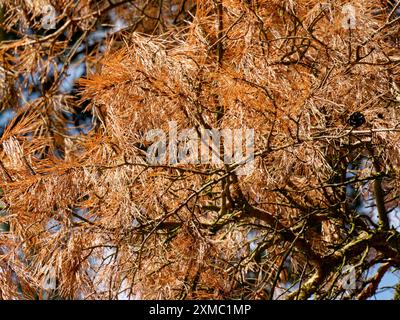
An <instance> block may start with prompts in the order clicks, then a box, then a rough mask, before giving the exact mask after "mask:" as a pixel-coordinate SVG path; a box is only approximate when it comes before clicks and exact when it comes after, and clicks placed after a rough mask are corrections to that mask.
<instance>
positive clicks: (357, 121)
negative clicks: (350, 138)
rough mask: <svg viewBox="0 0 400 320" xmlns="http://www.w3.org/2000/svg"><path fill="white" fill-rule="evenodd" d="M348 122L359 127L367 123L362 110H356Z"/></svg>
mask: <svg viewBox="0 0 400 320" xmlns="http://www.w3.org/2000/svg"><path fill="white" fill-rule="evenodd" d="M347 123H348V124H349V125H351V126H352V127H354V128H358V127H360V126H362V125H363V124H364V123H365V117H364V115H363V114H362V113H361V112H354V113H353V114H352V115H351V116H350V118H349V120H347Z"/></svg>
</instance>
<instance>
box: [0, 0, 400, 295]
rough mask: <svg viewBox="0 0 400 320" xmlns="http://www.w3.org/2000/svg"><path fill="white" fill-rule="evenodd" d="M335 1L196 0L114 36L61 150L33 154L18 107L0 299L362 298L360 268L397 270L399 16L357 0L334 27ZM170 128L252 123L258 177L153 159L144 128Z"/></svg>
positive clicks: (41, 138)
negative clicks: (178, 14)
mask: <svg viewBox="0 0 400 320" xmlns="http://www.w3.org/2000/svg"><path fill="white" fill-rule="evenodd" d="M184 2H185V1H184ZM346 4H347V1H339V0H335V1H330V2H329V4H323V3H322V2H321V1H314V0H307V1H305V0H297V1H295V0H293V1H277V0H274V1H255V0H254V1H235V0H223V1H216V0H215V1H211V0H206V1H197V4H196V10H195V12H194V13H190V15H189V16H190V17H191V18H192V21H190V23H189V22H188V23H187V24H184V23H182V25H181V26H179V25H178V26H177V25H176V24H171V25H170V26H169V25H165V28H163V29H162V30H158V32H153V35H150V34H149V33H148V32H147V33H145V34H144V33H133V34H126V35H125V37H124V38H123V39H122V40H121V41H120V44H119V49H118V50H112V48H113V47H111V44H114V42H111V44H110V47H109V50H108V51H107V54H106V55H105V56H104V58H103V59H102V60H101V62H100V64H101V66H100V67H99V68H98V69H97V70H98V71H97V73H95V74H92V75H90V76H89V77H87V78H86V79H82V80H81V81H80V84H81V85H82V92H81V96H82V97H83V98H82V101H86V102H87V103H88V106H87V111H91V112H92V113H93V115H94V117H95V123H96V126H95V128H94V129H93V130H92V131H91V132H89V134H87V135H85V136H79V137H78V138H70V137H69V138H68V141H69V144H68V145H66V147H65V148H66V152H65V157H64V158H62V159H60V158H58V157H56V156H54V154H53V155H52V154H51V153H49V154H47V155H45V156H41V157H37V151H38V150H40V149H41V148H43V146H45V145H48V144H50V137H46V135H43V134H42V131H41V130H40V128H41V126H42V125H43V124H42V120H41V119H40V115H41V113H40V111H38V110H37V109H35V108H34V106H32V107H31V108H30V109H29V110H28V111H26V113H25V114H24V117H23V121H25V122H23V125H21V124H20V125H18V126H15V127H14V128H13V129H11V130H8V131H6V132H5V133H4V134H3V136H2V138H1V141H0V142H1V143H2V146H3V148H2V155H1V169H2V172H3V180H2V182H1V188H2V190H3V195H2V197H3V201H4V204H5V205H6V207H7V215H5V216H4V217H2V218H1V219H2V220H0V222H7V223H8V224H9V226H10V230H9V231H8V232H6V233H0V250H1V251H0V254H1V258H0V281H1V284H2V285H1V287H0V288H1V289H0V290H1V291H0V297H2V298H10V297H17V296H18V294H20V293H18V292H20V291H21V288H18V286H20V287H22V285H21V284H23V289H22V292H23V294H24V295H25V297H42V296H43V295H46V297H48V296H49V295H50V297H59V298H81V299H117V298H121V297H122V296H123V297H129V298H135V297H136V298H138V297H140V298H146V299H153V298H161V299H178V298H180V299H183V298H188V299H204V298H206V299H207V298H215V299H231V298H250V299H269V298H286V299H307V298H309V297H311V296H313V295H314V297H316V298H320V299H335V298H338V297H339V298H340V297H342V296H343V294H346V295H347V296H348V297H351V298H359V299H363V298H368V297H370V296H372V295H373V294H374V293H375V292H376V289H377V285H378V284H379V281H368V279H365V277H364V275H365V271H367V270H369V269H370V268H371V267H373V266H375V265H377V264H379V265H380V266H381V268H380V269H379V270H378V272H377V273H376V275H374V276H375V277H377V278H378V279H379V277H380V278H382V277H383V275H384V274H385V273H386V272H390V271H391V270H393V269H392V268H398V267H399V266H400V258H399V257H400V255H399V244H400V234H399V232H398V231H397V230H399V228H398V229H397V230H396V229H394V228H392V227H393V226H394V222H393V220H391V219H390V212H393V210H395V209H396V208H397V207H398V196H399V187H400V186H399V181H400V180H399V176H398V175H399V161H400V142H399V141H400V127H399V119H400V109H399V99H400V90H399V87H400V78H399V69H400V68H399V62H400V54H399V50H398V39H399V21H400V20H399V18H396V16H395V15H394V14H393V12H391V10H390V9H387V8H384V7H382V6H381V1H372V0H358V1H353V2H352V5H353V9H354V10H355V13H356V15H355V25H354V26H353V25H352V23H353V21H350V28H348V27H349V21H348V20H349V19H350V20H351V19H352V18H353V17H352V16H351V17H350V18H349V16H348V13H347V12H348V11H343V6H345V5H346ZM183 10H186V9H183ZM187 10H189V9H187ZM50 108H51V107H50ZM54 110H56V108H55V109H54ZM357 112H358V113H361V114H362V115H363V116H364V117H365V123H361V124H360V126H358V127H356V128H354V127H351V126H350V125H349V124H348V120H349V118H350V117H351V116H352V115H354V114H355V113H357ZM172 121H173V122H175V123H176V126H177V130H178V132H179V131H181V130H184V129H188V128H194V129H195V132H197V133H199V132H200V131H201V130H202V129H211V128H215V129H224V128H230V129H241V128H251V129H254V132H255V146H254V148H255V159H254V171H252V172H251V173H249V174H247V175H237V174H236V171H235V168H236V165H235V164H232V163H231V164H225V165H223V164H220V165H219V164H204V163H196V164H182V163H178V164H168V163H163V164H159V165H157V164H156V165H155V164H150V163H149V162H148V160H147V158H146V150H148V149H146V148H148V147H149V145H150V144H151V142H149V141H148V140H146V133H147V132H148V131H149V130H151V129H161V130H163V131H165V132H168V131H169V128H170V126H171V122H172ZM21 130H22V131H21ZM65 139H67V138H65ZM51 141H52V140H51ZM349 190H353V192H350V191H349ZM357 201H358V202H362V203H364V202H367V203H368V204H369V206H370V207H369V208H368V209H369V211H370V212H369V213H370V215H368V214H362V212H360V210H359V208H358V206H356V203H357ZM374 214H376V216H377V217H376V219H375V220H374V218H370V216H373V215H374ZM345 265H352V266H354V267H355V270H356V277H357V283H358V285H357V287H356V288H355V289H354V290H352V291H351V292H348V290H346V288H343V286H342V285H341V278H342V276H343V272H342V269H343V267H344V266H345ZM16 279H18V280H16ZM395 285H396V284H395ZM373 286H375V287H373ZM43 288H44V289H43Z"/></svg>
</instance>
